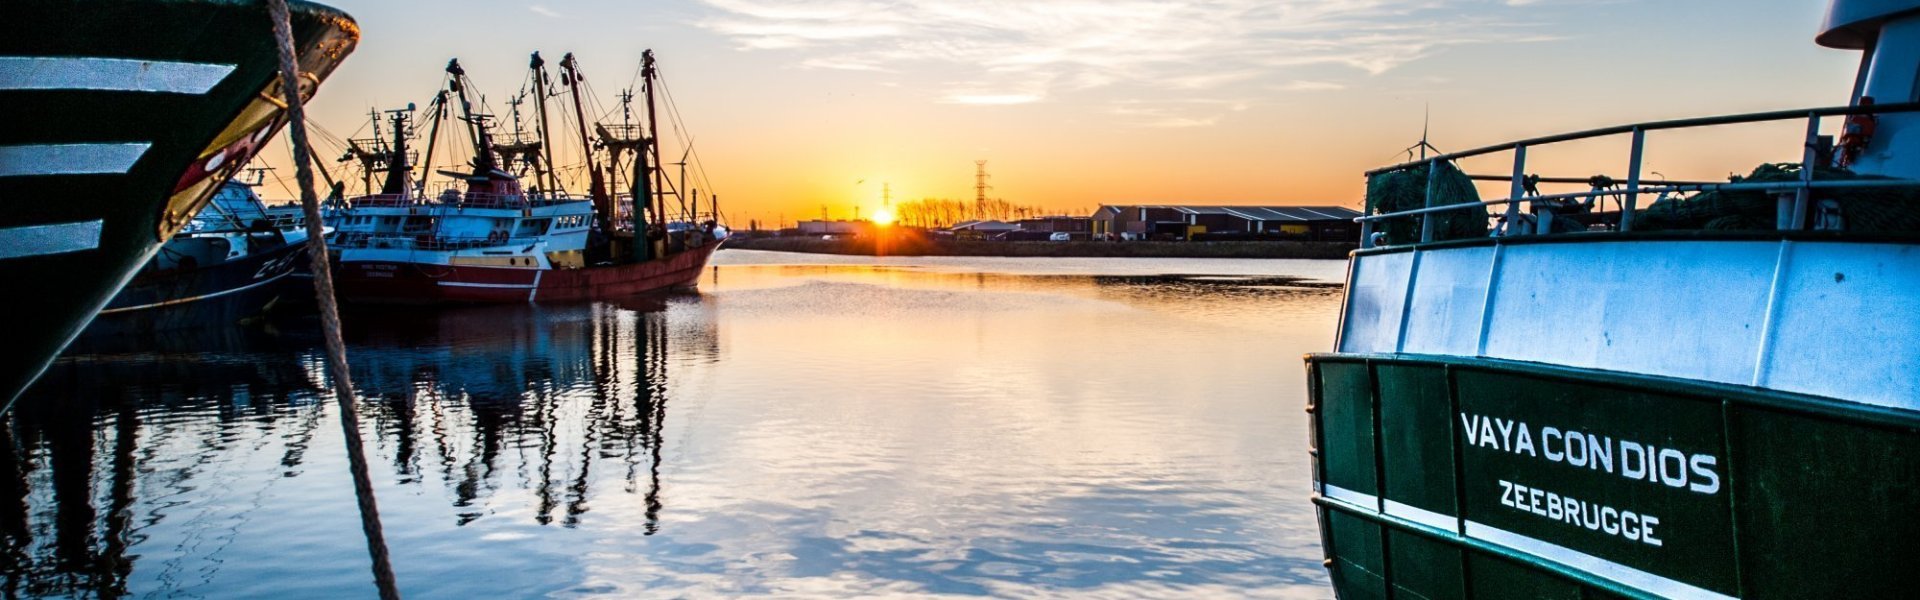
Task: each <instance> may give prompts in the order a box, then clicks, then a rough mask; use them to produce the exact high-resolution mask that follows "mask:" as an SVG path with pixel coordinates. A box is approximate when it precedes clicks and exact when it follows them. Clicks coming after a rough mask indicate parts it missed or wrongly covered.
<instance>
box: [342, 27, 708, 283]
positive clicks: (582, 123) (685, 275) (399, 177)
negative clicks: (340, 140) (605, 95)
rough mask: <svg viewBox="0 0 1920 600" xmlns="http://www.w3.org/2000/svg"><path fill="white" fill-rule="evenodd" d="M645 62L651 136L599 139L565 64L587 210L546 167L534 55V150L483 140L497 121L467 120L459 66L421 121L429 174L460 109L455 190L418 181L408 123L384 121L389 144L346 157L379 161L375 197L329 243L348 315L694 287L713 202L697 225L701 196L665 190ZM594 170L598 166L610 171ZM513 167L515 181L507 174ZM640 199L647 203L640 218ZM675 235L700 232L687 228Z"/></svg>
mask: <svg viewBox="0 0 1920 600" xmlns="http://www.w3.org/2000/svg"><path fill="white" fill-rule="evenodd" d="M643 56H644V58H643V63H642V68H641V85H642V90H643V93H644V97H645V98H646V105H645V106H646V109H645V112H646V117H647V123H646V125H645V126H644V127H642V126H641V125H639V124H636V123H633V122H631V120H630V119H628V120H626V121H625V122H623V123H622V124H607V123H601V124H597V125H596V127H595V129H597V130H598V133H599V135H598V136H597V138H596V137H590V136H589V134H588V133H587V131H586V123H587V122H588V120H587V117H586V113H585V110H584V108H582V96H583V94H582V92H581V82H582V81H583V79H584V78H583V77H582V76H581V75H580V74H579V71H578V67H577V64H576V63H575V61H574V59H573V56H572V55H571V54H569V55H567V57H566V59H565V60H563V61H562V62H561V68H562V72H563V77H562V78H561V79H562V81H563V82H565V84H566V85H568V86H569V88H570V91H571V94H572V97H573V108H574V114H575V117H576V119H575V123H577V124H579V127H580V132H579V140H580V143H581V144H582V147H581V148H580V150H581V155H582V156H584V157H588V159H589V162H590V164H589V165H588V171H589V173H590V179H589V181H590V183H589V193H588V195H586V196H576V195H571V194H569V193H567V192H566V191H565V190H564V187H563V184H562V182H561V181H560V178H559V177H558V176H557V174H556V172H555V171H556V170H555V169H554V167H553V158H552V156H553V153H552V151H553V146H554V144H553V143H552V140H553V139H554V137H553V135H552V131H551V130H550V128H549V127H548V124H547V110H546V105H545V98H546V97H548V96H549V95H551V94H550V93H549V88H548V87H547V84H546V82H548V81H549V76H548V74H547V72H546V71H545V70H544V67H545V62H544V61H543V60H542V59H541V58H540V55H539V54H538V53H535V54H534V55H533V59H532V63H531V65H530V70H531V75H530V77H529V81H530V82H531V83H532V86H533V88H532V89H531V90H530V96H531V98H533V99H534V100H535V102H536V107H537V115H538V117H539V119H538V133H537V137H533V138H529V137H527V136H525V135H522V133H523V132H522V131H521V128H520V127H519V126H518V123H519V120H518V119H517V118H516V119H515V133H514V134H513V135H512V136H511V137H509V138H507V139H505V140H504V141H496V136H495V135H494V133H493V132H492V131H491V129H490V128H489V126H488V121H489V119H490V118H491V115H488V114H485V113H481V112H477V111H476V110H475V107H474V103H473V102H472V99H471V98H470V97H469V95H470V90H471V89H472V87H473V86H472V83H471V82H470V81H468V79H467V77H466V74H465V71H464V69H462V68H461V66H460V64H459V61H458V60H454V61H450V62H449V63H448V65H447V86H446V87H445V89H444V91H443V92H442V93H440V94H439V95H438V96H437V97H436V98H435V99H434V100H433V101H432V102H431V103H429V105H428V108H427V110H428V111H429V113H430V114H431V115H432V119H433V120H432V127H431V130H430V132H429V135H428V139H429V141H428V143H427V148H428V158H427V159H426V161H424V162H425V163H426V164H427V165H431V162H432V151H433V148H434V147H435V146H436V144H435V142H434V141H433V140H435V139H437V138H438V137H439V135H440V123H441V122H442V121H444V120H446V118H445V117H446V115H447V113H449V112H452V111H453V110H455V109H457V111H458V113H459V114H458V115H457V118H458V120H459V121H460V122H461V123H462V124H464V127H462V129H464V130H465V133H466V135H467V138H468V140H469V141H470V142H471V145H470V147H471V150H472V159H471V160H470V161H469V162H468V165H467V166H469V167H470V169H469V170H466V171H448V170H441V171H438V172H437V173H438V174H439V175H442V176H446V177H450V178H452V179H453V180H454V181H453V182H451V183H449V184H444V185H442V186H439V187H437V188H432V187H430V186H427V185H425V184H424V181H422V182H419V183H416V182H415V181H413V180H412V178H411V175H410V174H411V173H412V170H413V165H412V158H411V157H412V153H411V151H409V150H408V148H407V140H408V138H409V132H410V131H411V129H412V127H411V125H410V123H411V120H410V119H411V118H410V116H409V114H410V113H411V111H391V112H390V113H389V114H390V115H391V117H390V120H391V126H390V127H389V129H388V133H389V134H390V136H391V140H390V141H388V142H387V143H386V144H385V145H384V146H382V147H380V148H377V149H363V150H362V151H361V152H358V153H354V154H360V155H371V156H377V157H379V159H378V160H376V161H371V162H369V163H368V164H374V165H379V166H380V168H383V169H384V170H385V172H386V175H387V176H386V177H385V178H384V184H383V186H382V188H381V189H380V193H376V194H369V195H365V196H360V197H356V198H353V199H350V200H349V201H348V204H349V206H350V208H349V209H348V210H347V211H346V212H345V213H344V214H343V215H342V216H341V217H340V218H339V220H338V222H337V227H338V229H337V232H336V233H335V234H334V236H333V238H332V239H331V240H329V247H330V248H331V249H333V250H334V251H336V252H338V257H339V261H338V262H339V266H338V273H339V275H338V277H336V279H337V281H338V285H339V287H338V289H339V293H340V297H341V298H342V299H343V300H344V301H346V302H348V303H355V304H458V303H504V302H517V303H525V302H538V301H572V300H592V299H613V298H620V297H626V296H632V295H635V294H642V293H647V292H654V291H660V290H668V289H677V288H688V287H692V286H693V285H694V284H695V281H696V280H697V279H698V278H699V276H700V272H701V270H702V269H703V268H704V267H705V265H706V262H707V258H708V256H710V255H712V253H713V251H714V249H715V248H716V247H718V246H719V244H718V241H719V240H717V239H716V238H715V236H714V235H713V234H712V232H713V230H714V228H715V227H716V225H717V224H716V221H717V217H716V216H714V215H717V214H718V208H717V200H715V201H714V202H715V204H714V205H713V208H712V210H711V212H709V213H706V214H704V215H702V214H700V213H699V212H698V210H697V207H698V206H699V204H700V202H699V199H698V195H697V192H693V193H691V194H685V193H682V191H681V190H683V189H687V187H686V185H685V183H684V175H683V182H682V183H681V184H679V185H677V186H667V185H663V184H664V178H663V177H662V170H661V162H660V156H659V149H658V138H659V135H658V131H659V129H658V127H657V125H656V124H655V121H656V117H655V114H654V108H653V107H654V100H653V96H654V86H655V82H656V77H657V74H656V71H655V66H654V62H653V53H652V52H651V51H648V52H646V53H645V54H644V55H643ZM631 100H632V94H630V93H629V94H626V95H624V96H623V101H625V102H631ZM517 102H518V101H516V107H515V109H516V114H517V110H518V106H517ZM450 103H451V105H450ZM627 112H628V113H629V114H630V112H631V111H630V109H629V110H628V111H627ZM590 141H591V143H592V144H593V145H592V146H590V145H589V142H590ZM593 146H598V150H599V151H598V152H596V148H595V147H593ZM623 154H630V155H631V160H632V163H631V165H632V166H631V169H630V170H626V171H625V172H626V173H628V174H629V176H628V177H626V180H627V181H629V182H630V183H631V188H630V189H631V190H632V192H631V193H630V194H627V195H616V194H613V193H610V192H609V189H608V188H609V182H608V181H607V179H608V178H609V175H616V176H617V175H619V174H621V172H622V171H623V170H622V169H620V168H619V167H620V166H621V165H622V162H621V159H622V155H623ZM595 157H604V158H605V160H606V163H607V165H606V166H605V168H604V169H603V168H602V166H600V165H599V164H598V162H597V161H595V160H594V158H595ZM684 162H685V160H684V158H683V160H682V163H683V164H684ZM516 166H517V167H519V168H520V172H519V173H514V172H509V169H512V168H515V167H516ZM615 179H618V178H617V177H615ZM368 181H369V182H371V181H372V178H371V177H369V179H368ZM526 182H531V185H530V186H528V185H525V183H526ZM369 187H371V184H370V183H369ZM689 191H691V190H689ZM689 196H691V202H692V206H691V207H690V206H689V205H688V198H689ZM634 198H641V199H646V200H644V201H641V202H638V203H637V204H638V208H637V209H636V208H634V204H636V203H635V202H634V201H633V199H634ZM710 198H711V197H710ZM669 199H674V200H678V201H679V202H678V203H677V204H678V205H679V206H678V207H679V209H680V210H679V211H676V214H675V215H673V216H670V215H669V206H668V200H669ZM676 216H677V217H678V218H677V219H676V218H674V217H676ZM703 218H704V222H702V220H703ZM676 222H678V223H687V222H692V223H700V225H698V226H695V227H681V226H677V225H676Z"/></svg>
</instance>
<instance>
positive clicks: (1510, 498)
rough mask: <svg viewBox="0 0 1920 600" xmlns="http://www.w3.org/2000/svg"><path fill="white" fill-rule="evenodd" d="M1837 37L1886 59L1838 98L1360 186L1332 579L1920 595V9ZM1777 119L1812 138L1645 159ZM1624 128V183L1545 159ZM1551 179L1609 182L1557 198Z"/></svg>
mask: <svg viewBox="0 0 1920 600" xmlns="http://www.w3.org/2000/svg"><path fill="white" fill-rule="evenodd" d="M1817 41H1818V42H1819V43H1821V44H1822V45H1825V46H1829V47H1834V48H1842V49H1859V50H1864V51H1865V57H1864V58H1863V59H1862V63H1861V69H1860V71H1859V79H1858V81H1857V83H1856V86H1855V89H1854V90H1853V101H1852V102H1850V103H1849V105H1847V106H1840V107H1834V108H1819V109H1805V110H1789V111H1780V112H1775V113H1761V114H1749V115H1733V116H1724V117H1711V118H1703V119H1688V120H1680V121H1663V122H1652V123H1640V124H1636V125H1628V126H1621V127H1612V128H1605V129H1599V130H1593V131H1586V132H1579V133H1572V134H1563V135H1556V136H1549V137H1543V138H1536V139H1530V140H1523V141H1519V142H1512V143H1507V144H1498V145H1494V146H1488V147H1485V148H1480V149H1476V150H1469V151H1466V152H1457V153H1452V154H1441V155H1436V156H1433V157H1429V158H1426V159H1424V160H1421V161H1414V162H1409V163H1406V164H1401V165H1394V166H1391V167H1387V168H1383V169H1379V170H1376V171H1374V172H1372V173H1369V177H1370V180H1369V211H1368V212H1369V215H1368V216H1366V217H1363V218H1362V219H1361V220H1362V222H1363V225H1364V226H1365V228H1366V229H1367V231H1368V233H1367V234H1365V236H1364V238H1365V239H1364V240H1363V245H1364V246H1366V247H1363V248H1362V249H1361V250H1359V251H1357V252H1355V253H1354V255H1353V258H1352V262H1351V265H1350V271H1349V275H1348V296H1347V300H1346V305H1345V306H1344V308H1343V313H1342V318H1341V324H1340V330H1339V336H1338V339H1337V341H1336V342H1335V348H1336V351H1335V352H1331V353H1326V354H1315V355H1311V356H1309V357H1308V359H1307V361H1308V365H1309V368H1310V371H1311V376H1310V378H1309V381H1310V382H1311V383H1310V385H1311V386H1312V390H1311V398H1312V400H1311V405H1310V406H1309V411H1310V412H1311V413H1312V415H1313V421H1314V428H1313V431H1314V439H1313V441H1312V452H1313V455H1314V457H1315V460H1316V465H1315V492H1316V493H1315V496H1314V502H1315V504H1316V505H1317V506H1318V511H1319V514H1320V529H1321V534H1322V541H1323V543H1324V545H1325V547H1326V550H1327V557H1328V560H1327V566H1328V568H1329V569H1330V570H1331V573H1332V575H1333V581H1334V586H1335V589H1336V590H1337V592H1338V593H1339V595H1340V596H1342V597H1346V598H1387V597H1419V598H1465V597H1475V598H1583V597H1586V598H1591V597H1607V598H1612V597H1641V598H1652V597H1661V598H1817V597H1831V598H1893V597H1906V596H1910V595H1911V594H1912V590H1911V587H1912V585H1911V583H1909V582H1908V580H1907V577H1910V576H1911V571H1912V567H1913V566H1914V565H1915V564H1916V563H1915V562H1914V561H1915V559H1914V557H1915V556H1920V521H1916V520H1914V519H1913V518H1912V514H1913V513H1914V512H1916V511H1920V488H1917V487H1916V486H1914V485H1913V478H1914V475H1915V474H1920V310H1917V309H1920V180H1916V177H1920V104H1916V102H1920V87H1916V83H1917V82H1916V78H1917V77H1920V2H1915V1H1913V0H1899V1H1876V0H1837V1H1835V2H1834V3H1833V4H1832V5H1831V7H1830V11H1829V13H1828V18H1827V22H1826V25H1825V26H1824V27H1823V28H1822V31H1821V33H1820V34H1819V36H1818V37H1817ZM1766 122H1786V123H1789V124H1790V125H1788V126H1796V125H1802V124H1804V125H1805V129H1804V131H1805V135H1804V137H1802V138H1799V139H1793V140H1790V141H1789V142H1788V143H1786V144H1783V145H1782V150H1783V151H1784V152H1786V153H1790V155H1791V156H1793V157H1794V158H1795V159H1797V160H1796V161H1795V162H1794V163H1789V164H1781V165H1766V166H1763V167H1761V168H1760V169H1758V170H1756V171H1755V172H1754V175H1753V176H1750V177H1748V178H1745V179H1738V180H1736V181H1732V182H1725V183H1720V182H1674V181H1660V182H1649V181H1646V180H1643V179H1642V177H1641V171H1642V162H1643V157H1644V148H1645V146H1646V145H1648V144H1649V141H1648V140H1649V138H1650V137H1657V136H1659V135H1661V133H1662V132H1666V131H1670V130H1680V129H1693V128H1704V127H1720V126H1728V125H1735V124H1744V123H1766ZM1795 129H1796V130H1799V128H1798V127H1795ZM1823 133H1835V134H1838V135H1837V139H1836V137H1835V136H1832V135H1823ZM1605 136H1621V137H1625V138H1627V139H1628V140H1629V144H1628V146H1629V147H1630V155H1629V156H1628V157H1626V158H1627V161H1626V164H1627V165H1628V170H1627V172H1626V173H1624V176H1615V177H1594V178H1585V177H1580V178H1555V177H1540V176H1537V175H1532V174H1528V173H1527V171H1526V165H1527V162H1526V160H1527V159H1526V156H1527V153H1528V152H1529V151H1530V150H1534V149H1536V148H1539V147H1542V146H1547V145H1551V144H1555V143H1560V142H1568V141H1579V140H1591V139H1594V138H1599V137H1605ZM1509 155H1510V156H1511V158H1512V162H1511V164H1512V171H1511V174H1510V175H1508V174H1507V173H1500V174H1499V176H1498V178H1499V179H1503V180H1507V181H1509V183H1508V185H1509V186H1510V191H1509V192H1508V195H1507V196H1506V197H1503V198H1499V199H1495V200H1492V201H1487V202H1480V201H1479V199H1478V197H1477V195H1474V194H1473V192H1472V189H1473V186H1472V183H1471V180H1473V179H1488V178H1492V177H1488V176H1474V175H1468V174H1466V173H1465V172H1464V170H1463V168H1464V167H1462V166H1460V165H1461V163H1462V161H1468V160H1471V159H1475V158H1476V157H1488V158H1503V157H1506V156H1509ZM1503 164H1504V163H1503ZM1555 181H1561V182H1566V183H1572V182H1574V181H1582V182H1586V183H1587V184H1588V185H1589V186H1590V188H1591V189H1588V190H1585V191H1573V192H1567V193H1542V192H1539V191H1538V188H1539V186H1540V185H1541V184H1542V183H1543V182H1546V183H1552V182H1555ZM1575 185H1578V184H1575ZM1389 188H1392V189H1393V190H1406V191H1408V192H1407V194H1405V195H1404V198H1403V201H1393V202H1388V201H1387V200H1389V199H1390V198H1392V197H1394V194H1398V193H1399V192H1395V191H1391V190H1390V189H1389ZM1447 190H1454V191H1455V192H1456V193H1446V192H1447ZM1686 194H1691V195H1688V196H1686V197H1684V198H1682V197H1681V196H1682V195H1686ZM1643 195H1646V196H1655V195H1657V196H1658V198H1659V199H1658V201H1655V202H1653V203H1652V204H1651V205H1647V206H1640V205H1639V201H1640V200H1641V197H1642V196H1643ZM1375 200H1380V201H1381V204H1382V205H1385V206H1398V207H1401V208H1399V209H1395V208H1388V209H1386V210H1384V211H1376V210H1375V208H1376V205H1375V202H1374V201H1375ZM1608 200H1612V201H1614V202H1616V203H1617V204H1616V207H1617V209H1616V210H1606V205H1605V204H1606V202H1607V201H1608ZM1487 207H1494V208H1497V209H1501V210H1500V212H1501V215H1500V216H1499V217H1498V219H1497V222H1498V226H1496V227H1493V228H1492V231H1491V234H1492V235H1488V230H1489V227H1488V223H1487V221H1488V217H1489V215H1488V213H1487V212H1486V208H1487ZM1527 207H1530V208H1531V210H1527V211H1525V212H1523V209H1524V208H1527ZM1382 212H1384V214H1382ZM1375 232H1378V233H1375Z"/></svg>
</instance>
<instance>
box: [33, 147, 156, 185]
mask: <svg viewBox="0 0 1920 600" xmlns="http://www.w3.org/2000/svg"><path fill="white" fill-rule="evenodd" d="M152 145H153V144H149V143H147V142H128V143H114V144H34V145H25V146H0V177H22V176H29V175H103V174H113V175H117V174H122V173H126V172H127V171H128V170H131V169H133V164H134V163H136V162H140V157H141V156H144V155H146V153H147V148H148V147H151V146H152Z"/></svg>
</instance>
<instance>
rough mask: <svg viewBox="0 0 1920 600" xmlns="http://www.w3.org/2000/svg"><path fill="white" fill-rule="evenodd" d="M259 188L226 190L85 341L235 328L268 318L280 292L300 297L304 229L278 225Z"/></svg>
mask: <svg viewBox="0 0 1920 600" xmlns="http://www.w3.org/2000/svg"><path fill="white" fill-rule="evenodd" d="M257 185H258V182H255V183H253V184H248V183H242V182H240V181H239V180H238V179H234V180H229V181H228V182H226V184H224V185H222V186H221V188H220V191H219V192H218V193H216V194H214V196H213V200H212V201H211V202H208V203H207V205H206V207H204V208H202V209H200V213H199V214H197V215H195V216H194V218H193V221H192V222H190V223H188V225H187V226H186V228H184V229H182V230H181V231H180V233H177V234H174V236H173V239H171V240H168V241H167V243H166V244H164V245H162V246H161V247H160V252H159V253H158V254H155V255H154V257H153V259H152V260H149V261H147V264H146V266H145V267H142V268H141V269H140V272H139V273H138V274H136V275H134V277H133V280H132V281H129V282H127V285H126V287H123V288H121V289H120V293H119V294H116V295H115V296H114V297H113V300H112V301H110V302H108V303H107V307H106V308H104V309H101V311H100V315H99V316H98V317H95V318H94V320H93V324H91V325H88V326H87V329H86V332H85V335H89V336H93V335H126V334H130V333H145V332H152V331H161V330H168V329H178V328H183V327H221V326H226V325H232V324H234V323H238V322H240V321H241V320H244V319H247V318H250V317H255V316H259V315H261V314H262V313H264V312H266V311H267V309H268V308H269V307H270V306H272V305H274V304H275V303H277V302H278V300H279V298H280V297H281V296H282V295H283V294H289V293H291V294H298V293H299V292H300V291H301V290H300V288H297V287H295V286H292V285H288V283H287V282H288V277H289V276H290V275H292V274H293V272H294V270H295V266H296V265H298V264H299V263H300V262H301V261H302V260H304V257H305V256H306V254H305V253H304V247H303V246H302V243H303V242H305V240H306V230H304V229H295V230H291V231H283V230H282V229H281V228H279V227H277V226H276V225H275V223H274V221H273V220H272V218H271V217H270V216H269V215H268V214H267V211H266V205H265V204H263V203H262V202H261V201H260V197H259V196H258V195H256V194H254V192H253V188H254V187H255V186H257ZM305 289H308V290H310V289H312V286H311V284H308V285H307V286H305ZM309 295H310V294H309Z"/></svg>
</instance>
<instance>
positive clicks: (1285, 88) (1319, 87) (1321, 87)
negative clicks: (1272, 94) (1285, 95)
mask: <svg viewBox="0 0 1920 600" xmlns="http://www.w3.org/2000/svg"><path fill="white" fill-rule="evenodd" d="M1270 89H1272V90H1274V91H1279V92H1331V91H1335V90H1344V89H1347V86H1345V85H1341V84H1338V83H1334V82H1331V81H1301V80H1294V81H1289V82H1286V83H1283V84H1280V85H1275V86H1271V88H1270Z"/></svg>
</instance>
